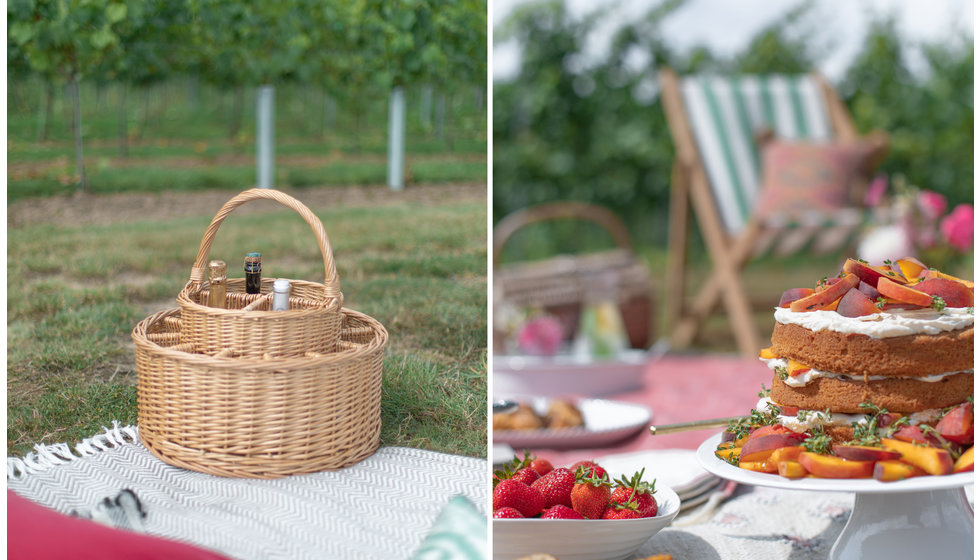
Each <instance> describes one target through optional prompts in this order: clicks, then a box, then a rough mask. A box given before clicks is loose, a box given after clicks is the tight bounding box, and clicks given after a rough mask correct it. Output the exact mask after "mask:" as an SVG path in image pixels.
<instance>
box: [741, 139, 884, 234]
mask: <svg viewBox="0 0 980 560" xmlns="http://www.w3.org/2000/svg"><path fill="white" fill-rule="evenodd" d="M870 152H871V150H870V149H869V147H868V146H867V145H865V144H863V143H849V144H843V143H812V142H788V141H781V140H771V141H768V142H766V143H765V145H764V146H763V147H762V191H761V192H760V194H759V200H758V203H757V206H756V212H757V215H758V216H759V217H761V218H767V217H771V216H773V215H777V214H781V215H786V216H795V215H799V214H803V213H808V212H814V211H817V212H827V211H833V210H837V209H840V208H843V207H845V206H849V205H850V204H849V201H850V189H851V184H852V182H853V181H854V179H855V178H856V176H857V174H858V172H859V171H861V169H862V167H863V166H864V164H865V160H866V159H867V158H868V157H869V155H870Z"/></svg>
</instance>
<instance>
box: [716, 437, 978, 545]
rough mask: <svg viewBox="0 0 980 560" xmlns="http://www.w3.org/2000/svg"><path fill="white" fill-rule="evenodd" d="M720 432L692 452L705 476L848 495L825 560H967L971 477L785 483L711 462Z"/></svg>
mask: <svg viewBox="0 0 980 560" xmlns="http://www.w3.org/2000/svg"><path fill="white" fill-rule="evenodd" d="M719 443H721V433H719V434H717V435H714V436H712V437H710V438H708V439H707V440H706V441H705V442H704V443H702V444H701V446H700V447H698V452H697V457H698V461H700V463H701V466H703V467H704V468H705V469H706V470H707V471H708V472H710V473H712V474H714V475H716V476H719V477H722V478H726V479H728V480H733V481H735V482H738V483H741V484H750V485H754V486H767V487H770V488H781V489H785V490H810V491H825V492H854V493H855V499H854V510H853V511H852V512H851V516H850V518H849V519H848V520H847V525H845V526H844V530H843V531H841V534H840V536H839V537H838V538H837V542H836V543H834V547H833V548H832V549H831V550H830V560H896V559H898V558H973V508H971V507H970V503H969V502H968V501H967V499H966V494H965V493H964V491H963V487H964V486H967V485H969V484H973V473H972V472H967V473H959V474H952V475H947V476H920V477H914V478H909V479H906V480H899V481H895V482H880V481H877V480H874V479H827V478H800V479H795V480H794V479H789V478H784V477H782V476H779V475H777V474H767V473H760V472H755V471H750V470H746V469H741V468H739V467H736V466H734V465H730V464H728V463H726V462H725V461H722V460H721V459H719V458H717V457H715V449H717V447H718V444H719Z"/></svg>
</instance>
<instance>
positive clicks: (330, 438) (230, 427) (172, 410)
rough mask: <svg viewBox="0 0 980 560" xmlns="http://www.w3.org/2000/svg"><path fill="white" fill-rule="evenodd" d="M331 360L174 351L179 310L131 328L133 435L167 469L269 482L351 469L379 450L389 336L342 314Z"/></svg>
mask: <svg viewBox="0 0 980 560" xmlns="http://www.w3.org/2000/svg"><path fill="white" fill-rule="evenodd" d="M342 318H343V320H342V325H341V328H340V337H339V340H338V341H337V343H336V348H335V351H334V352H332V353H329V354H326V355H317V354H313V353H311V354H310V355H309V356H300V357H294V358H273V359H261V358H259V359H255V358H232V357H229V358H216V357H213V356H209V355H206V354H200V353H195V352H193V350H194V348H193V347H192V345H190V344H188V343H181V342H180V341H181V340H182V338H183V337H182V335H181V332H182V327H183V325H182V323H183V321H182V320H181V311H180V310H179V309H176V308H175V309H170V310H167V311H162V312H160V313H156V314H154V315H151V316H149V317H147V318H146V319H144V320H143V321H141V322H140V323H139V324H137V325H136V328H135V329H134V330H133V341H134V342H135V344H136V360H137V369H138V372H139V430H140V438H141V439H142V441H143V443H144V444H145V445H146V447H147V448H148V449H149V450H150V451H151V452H152V453H153V454H154V455H156V456H157V457H159V458H161V459H162V460H164V461H165V462H167V463H170V464H172V465H176V466H178V467H183V468H186V469H190V470H194V471H199V472H204V473H209V474H214V475H219V476H229V477H243V478H276V477H282V476H287V475H293V474H302V473H310V472H317V471H322V470H328V469H338V468H343V467H346V466H350V465H352V464H355V463H357V462H359V461H361V460H363V459H364V458H366V457H368V456H369V455H371V454H372V453H373V452H374V451H375V450H376V449H377V447H378V444H379V434H380V430H381V373H382V361H383V359H384V352H385V345H386V344H387V340H388V333H387V331H385V329H384V327H383V326H382V325H381V324H380V323H378V322H377V321H376V320H374V319H372V318H371V317H368V316H367V315H364V314H361V313H358V312H356V311H351V310H348V309H343V310H342Z"/></svg>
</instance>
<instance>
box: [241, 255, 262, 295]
mask: <svg viewBox="0 0 980 560" xmlns="http://www.w3.org/2000/svg"><path fill="white" fill-rule="evenodd" d="M245 293H246V294H260V293H262V253H254V252H253V253H247V254H246V255H245Z"/></svg>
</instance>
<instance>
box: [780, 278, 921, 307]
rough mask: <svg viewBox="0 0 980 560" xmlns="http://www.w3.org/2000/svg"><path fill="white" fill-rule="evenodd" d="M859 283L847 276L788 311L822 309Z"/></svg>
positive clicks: (795, 303)
mask: <svg viewBox="0 0 980 560" xmlns="http://www.w3.org/2000/svg"><path fill="white" fill-rule="evenodd" d="M859 281H860V280H858V277H857V276H855V275H854V274H848V275H847V276H844V277H843V278H841V279H840V281H838V282H835V283H834V284H832V285H830V286H828V287H827V289H825V290H823V291H819V292H814V293H813V294H812V295H809V296H807V297H805V298H801V299H798V300H796V301H794V302H793V303H791V304H789V309H790V311H796V312H802V311H814V310H816V309H822V308H824V307H827V306H828V305H830V304H832V303H834V302H835V301H837V299H838V298H840V297H841V296H843V295H844V294H846V293H847V291H848V290H850V289H851V288H853V287H855V286H857V285H858V282H859ZM929 301H930V302H931V301H932V298H929Z"/></svg>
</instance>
